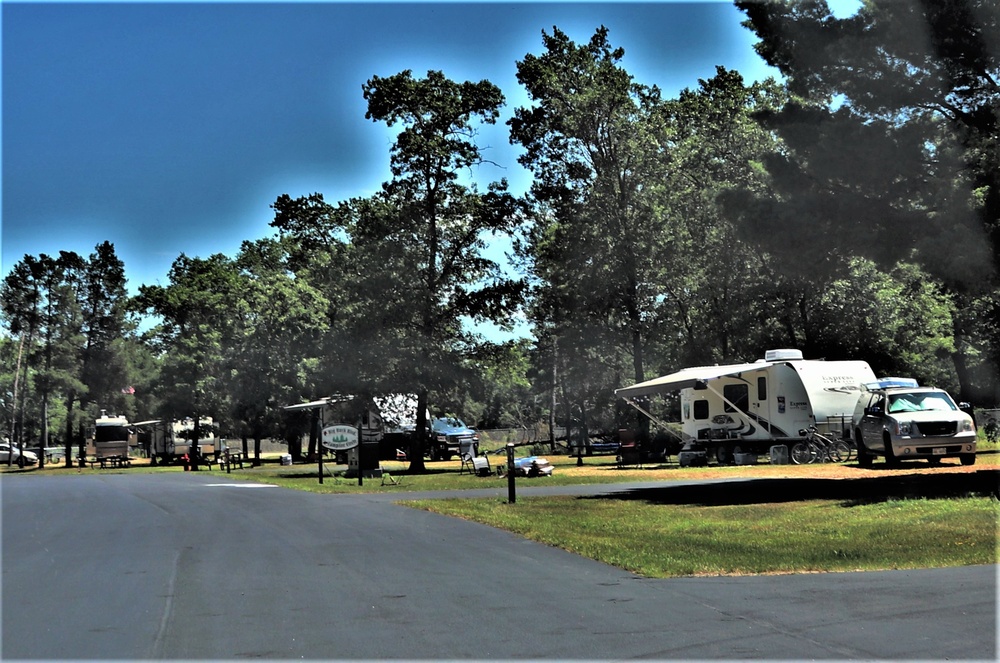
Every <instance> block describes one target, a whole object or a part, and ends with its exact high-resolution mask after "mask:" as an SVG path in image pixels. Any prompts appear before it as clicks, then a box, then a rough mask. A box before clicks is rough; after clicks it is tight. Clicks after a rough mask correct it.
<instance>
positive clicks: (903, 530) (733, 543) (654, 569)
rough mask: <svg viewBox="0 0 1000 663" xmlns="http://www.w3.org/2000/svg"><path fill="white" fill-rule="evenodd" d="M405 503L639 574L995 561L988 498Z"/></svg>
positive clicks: (999, 510)
mask: <svg viewBox="0 0 1000 663" xmlns="http://www.w3.org/2000/svg"><path fill="white" fill-rule="evenodd" d="M407 504H410V505H412V506H415V507H418V508H422V509H426V510H430V511H435V512H438V513H443V514H448V515H452V516H458V517H462V518H466V519H468V520H473V521H476V522H481V523H484V524H487V525H491V526H493V527H498V528H501V529H505V530H509V531H511V532H515V533H517V534H520V535H522V536H524V537H526V538H529V539H532V540H535V541H539V542H541V543H546V544H549V545H553V546H557V547H560V548H564V549H566V550H569V551H571V552H575V553H578V554H580V555H583V556H585V557H589V558H592V559H595V560H598V561H602V562H605V563H608V564H612V565H614V566H618V567H621V568H623V569H626V570H628V571H631V572H633V573H636V574H639V575H642V576H647V577H669V576H689V575H704V574H708V575H715V574H761V573H803V572H815V571H858V570H874V569H904V568H923V567H940V566H961V565H968V564H992V563H996V561H997V520H998V516H1000V503H998V502H997V500H996V499H993V498H989V497H971V498H961V499H914V500H893V501H887V502H876V503H870V504H861V505H856V506H846V505H844V504H843V503H840V502H836V501H815V500H814V501H807V502H790V503H789V502H786V503H781V504H752V505H734V506H711V507H706V506H687V505H662V504H655V503H649V502H644V501H640V500H620V499H615V498H599V499H594V498H576V497H551V498H522V499H518V500H517V502H516V503H515V504H507V503H505V502H500V501H498V500H496V499H477V500H465V499H459V500H425V501H419V502H408V503H407Z"/></svg>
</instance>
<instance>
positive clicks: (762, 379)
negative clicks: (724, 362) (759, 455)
mask: <svg viewBox="0 0 1000 663" xmlns="http://www.w3.org/2000/svg"><path fill="white" fill-rule="evenodd" d="M767 392H768V390H767V374H766V373H762V374H761V375H758V376H757V383H756V384H755V385H754V386H753V387H752V388H751V389H750V414H752V415H753V416H754V417H755V418H756V419H757V423H758V424H760V426H761V427H762V428H763V429H764V430H766V431H767V434H768V436H769V437H771V436H772V433H771V403H770V401H769V400H768V399H767Z"/></svg>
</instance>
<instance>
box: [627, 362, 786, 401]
mask: <svg viewBox="0 0 1000 663" xmlns="http://www.w3.org/2000/svg"><path fill="white" fill-rule="evenodd" d="M765 366H767V364H765V363H762V362H757V363H755V364H730V365H728V366H696V367H694V368H685V369H684V370H681V371H678V372H676V373H671V374H670V375H664V376H662V377H658V378H653V379H652V380H646V381H645V382H640V383H638V384H634V385H632V386H631V387H622V388H621V389H615V395H616V396H618V397H619V398H634V397H636V396H649V395H651V394H663V393H666V392H670V391H677V390H679V389H686V388H688V387H693V386H694V385H695V384H697V383H698V382H706V381H708V380H715V379H716V378H721V377H724V376H726V375H736V374H737V373H742V372H743V371H751V370H759V369H761V368H764V367H765Z"/></svg>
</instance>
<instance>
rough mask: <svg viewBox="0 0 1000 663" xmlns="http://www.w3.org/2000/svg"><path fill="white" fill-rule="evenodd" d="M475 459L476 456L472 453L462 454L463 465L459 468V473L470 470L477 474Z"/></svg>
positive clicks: (470, 472) (471, 472)
mask: <svg viewBox="0 0 1000 663" xmlns="http://www.w3.org/2000/svg"><path fill="white" fill-rule="evenodd" d="M474 461H475V457H474V456H473V455H472V454H470V453H464V454H462V466H461V467H460V468H458V473H459V474H465V471H466V470H468V471H469V474H475V473H476V470H475V467H473V462H474Z"/></svg>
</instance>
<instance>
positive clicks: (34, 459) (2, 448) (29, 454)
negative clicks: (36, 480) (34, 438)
mask: <svg viewBox="0 0 1000 663" xmlns="http://www.w3.org/2000/svg"><path fill="white" fill-rule="evenodd" d="M22 453H23V455H24V464H25V465H35V464H37V463H38V455H37V454H35V452H33V451H27V450H25V451H23V452H22V451H21V450H20V449H18V448H17V447H13V448H12V447H11V446H10V444H8V443H6V442H0V463H3V464H5V465H6V464H7V462H8V459H11V460H10V462H11V463H13V464H15V465H20V464H21V463H20V459H21V455H22ZM11 454H13V457H12V456H11Z"/></svg>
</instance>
